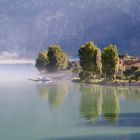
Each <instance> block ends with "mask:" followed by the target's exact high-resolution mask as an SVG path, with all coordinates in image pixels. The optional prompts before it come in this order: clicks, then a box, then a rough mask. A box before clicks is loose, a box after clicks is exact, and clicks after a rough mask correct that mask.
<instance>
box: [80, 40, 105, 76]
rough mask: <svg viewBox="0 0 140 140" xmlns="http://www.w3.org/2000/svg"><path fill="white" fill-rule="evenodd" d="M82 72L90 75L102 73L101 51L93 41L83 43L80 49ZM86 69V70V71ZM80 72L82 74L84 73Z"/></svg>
mask: <svg viewBox="0 0 140 140" xmlns="http://www.w3.org/2000/svg"><path fill="white" fill-rule="evenodd" d="M78 55H79V58H80V65H81V67H82V73H86V75H87V74H88V73H89V77H91V76H95V75H100V74H101V67H102V64H101V52H100V49H99V48H97V46H96V45H95V44H94V43H93V42H91V41H90V42H87V43H86V44H85V45H82V46H81V47H80V49H79V51H78ZM85 71H86V72H85ZM82 73H81V74H80V75H81V76H82V75H83V74H82Z"/></svg>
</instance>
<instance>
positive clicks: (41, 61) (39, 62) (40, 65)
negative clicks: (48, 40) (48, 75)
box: [35, 51, 49, 71]
mask: <svg viewBox="0 0 140 140" xmlns="http://www.w3.org/2000/svg"><path fill="white" fill-rule="evenodd" d="M48 63H49V60H48V52H47V51H42V52H40V53H39V54H38V57H37V59H36V61H35V67H36V68H37V69H38V70H39V71H44V70H46V68H47V65H48Z"/></svg>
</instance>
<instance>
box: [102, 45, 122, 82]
mask: <svg viewBox="0 0 140 140" xmlns="http://www.w3.org/2000/svg"><path fill="white" fill-rule="evenodd" d="M118 59H119V56H118V50H117V47H116V46H113V45H109V46H108V47H106V48H105V49H104V51H103V53H102V65H103V74H104V75H105V78H106V77H108V78H111V79H115V75H116V74H117V72H118Z"/></svg>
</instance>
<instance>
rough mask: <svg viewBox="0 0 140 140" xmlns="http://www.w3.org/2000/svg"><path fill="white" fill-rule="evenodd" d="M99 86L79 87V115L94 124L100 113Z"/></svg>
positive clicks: (100, 94)
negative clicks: (80, 95) (80, 94)
mask: <svg viewBox="0 0 140 140" xmlns="http://www.w3.org/2000/svg"><path fill="white" fill-rule="evenodd" d="M100 90H101V89H100V87H99V86H94V87H93V86H90V85H85V86H84V85H81V86H80V91H81V93H82V97H81V102H80V113H81V115H82V116H84V117H85V118H86V119H87V120H90V121H93V122H95V121H96V120H97V119H98V118H99V116H100V114H101V112H102V92H101V91H100Z"/></svg>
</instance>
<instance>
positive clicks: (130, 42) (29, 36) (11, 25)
mask: <svg viewBox="0 0 140 140" xmlns="http://www.w3.org/2000/svg"><path fill="white" fill-rule="evenodd" d="M139 5H140V1H139V0H123V1H122V0H117V1H116V0H14V1H12V0H0V54H3V53H8V54H10V53H11V54H16V55H17V56H20V57H31V58H34V57H35V56H36V55H37V53H38V52H39V51H41V50H44V49H47V47H48V46H49V45H51V44H60V45H61V46H63V48H64V50H65V51H66V52H67V53H68V54H69V55H70V56H76V54H77V49H78V48H79V46H80V45H81V44H84V43H86V42H87V41H90V40H93V41H94V42H95V43H96V44H97V45H98V47H100V48H103V47H105V46H106V45H108V44H110V43H113V44H116V45H117V46H118V48H119V51H120V53H129V54H131V55H139V56H140V8H139Z"/></svg>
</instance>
